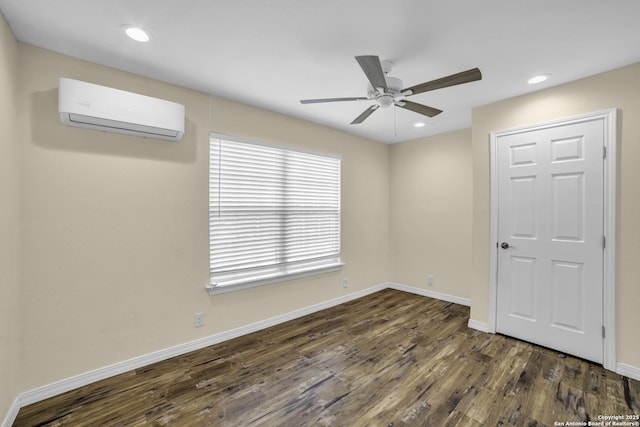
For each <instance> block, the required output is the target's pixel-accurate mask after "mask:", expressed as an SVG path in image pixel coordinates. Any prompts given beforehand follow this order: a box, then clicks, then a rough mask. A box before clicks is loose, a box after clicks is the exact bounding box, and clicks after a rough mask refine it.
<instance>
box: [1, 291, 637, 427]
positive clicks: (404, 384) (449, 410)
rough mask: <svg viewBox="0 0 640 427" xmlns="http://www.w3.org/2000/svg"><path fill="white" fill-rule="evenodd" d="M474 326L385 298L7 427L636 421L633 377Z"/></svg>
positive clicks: (120, 381) (33, 412) (411, 299)
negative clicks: (613, 418)
mask: <svg viewBox="0 0 640 427" xmlns="http://www.w3.org/2000/svg"><path fill="white" fill-rule="evenodd" d="M468 318H469V310H468V308H467V307H463V306H459V305H456V304H451V303H447V302H443V301H438V300H433V299H430V298H425V297H420V296H416V295H412V294H407V293H404V292H400V291H395V290H385V291H381V292H378V293H375V294H373V295H370V296H367V297H364V298H361V299H359V300H356V301H352V302H349V303H346V304H342V305H340V306H338V307H334V308H330V309H327V310H324V311H322V312H318V313H315V314H312V315H309V316H305V317H303V318H300V319H297V320H293V321H290V322H287V323H284V324H281V325H278V326H275V327H272V328H269V329H266V330H263V331H260V332H256V333H253V334H250V335H246V336H243V337H240V338H237V339H234V340H230V341H226V342H224V343H221V344H218V345H215V346H211V347H208V348H205V349H203V350H199V351H195V352H193V353H189V354H187V355H184V356H180V357H175V358H173V359H170V360H167V361H164V362H160V363H157V364H154V365H151V366H148V367H145V368H143V369H138V370H135V371H132V372H128V373H125V374H122V375H118V376H116V377H113V378H110V379H107V380H104V381H100V382H97V383H95V384H91V385H88V386H85V387H82V388H79V389H77V390H74V391H71V392H68V393H65V394H63V395H60V396H56V397H54V398H51V399H48V400H46V401H43V402H39V403H36V404H33V405H31V406H28V407H25V408H22V409H21V410H20V412H19V414H18V417H17V419H16V421H15V424H14V426H30V427H33V426H165V425H171V426H234V427H235V426H296V427H299V426H349V427H351V426H394V427H399V426H485V425H486V426H511V425H515V426H557V425H562V424H560V423H565V424H564V425H570V424H566V423H568V422H577V421H588V420H591V421H592V422H594V421H599V419H598V417H599V416H615V415H619V416H633V415H637V414H640V407H639V405H640V384H639V383H638V382H637V381H634V380H629V379H627V378H625V377H622V376H620V375H617V374H614V373H612V372H609V371H606V370H604V369H603V368H602V367H601V366H597V365H595V364H592V363H589V362H586V361H584V360H580V359H576V358H574V357H569V356H566V355H563V354H559V353H557V352H554V351H551V350H548V349H545V348H541V347H538V346H534V345H531V344H527V343H524V342H521V341H518V340H514V339H511V338H507V337H503V336H500V335H491V334H485V333H481V332H478V331H475V330H472V329H469V328H468V327H467V321H468ZM623 421H628V420H623ZM631 421H633V420H631ZM585 425H586V424H585Z"/></svg>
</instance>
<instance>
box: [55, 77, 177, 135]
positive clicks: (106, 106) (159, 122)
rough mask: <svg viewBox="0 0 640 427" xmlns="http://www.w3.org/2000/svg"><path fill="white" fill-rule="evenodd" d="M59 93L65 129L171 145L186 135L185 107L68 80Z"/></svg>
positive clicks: (63, 80)
mask: <svg viewBox="0 0 640 427" xmlns="http://www.w3.org/2000/svg"><path fill="white" fill-rule="evenodd" d="M58 91H59V93H58V112H59V113H60V120H62V123H64V124H65V125H69V126H78V127H82V128H88V129H96V130H101V131H105V132H116V133H124V134H128V135H137V136H143V137H146V138H159V139H167V140H170V141H179V140H180V139H181V138H182V135H183V134H184V105H182V104H178V103H175V102H171V101H166V100H164V99H158V98H152V97H150V96H145V95H139V94H137V93H132V92H127V91H124V90H119V89H113V88H110V87H105V86H100V85H96V84H93V83H87V82H83V81H80V80H73V79H67V78H61V79H60V82H59V86H58Z"/></svg>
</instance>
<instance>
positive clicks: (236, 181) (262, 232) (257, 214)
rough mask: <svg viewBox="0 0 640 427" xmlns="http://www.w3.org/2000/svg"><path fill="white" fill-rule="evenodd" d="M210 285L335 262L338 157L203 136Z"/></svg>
mask: <svg viewBox="0 0 640 427" xmlns="http://www.w3.org/2000/svg"><path fill="white" fill-rule="evenodd" d="M209 242H210V243H209V247H210V276H211V285H212V286H214V287H225V286H233V285H238V284H243V283H247V282H256V281H265V282H270V281H274V280H270V279H274V278H282V277H286V276H295V275H299V274H302V273H308V272H311V271H317V270H321V271H322V270H325V269H328V268H331V267H336V266H339V265H340V159H339V158H336V157H330V156H324V155H318V154H310V153H306V152H301V151H295V150H289V149H284V148H281V147H275V146H268V145H262V144H257V143H251V142H244V141H239V140H236V139H231V138H228V137H224V138H223V137H220V136H216V135H212V136H211V141H210V170H209Z"/></svg>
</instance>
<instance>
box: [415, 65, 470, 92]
mask: <svg viewBox="0 0 640 427" xmlns="http://www.w3.org/2000/svg"><path fill="white" fill-rule="evenodd" d="M480 79H482V73H481V72H480V70H479V69H478V68H472V69H470V70H467V71H462V72H460V73H456V74H451V75H450V76H446V77H442V78H439V79H436V80H432V81H430V82H426V83H422V84H419V85H415V86H411V87H409V88H407V89H403V90H402V94H403V95H405V96H409V95H415V94H417V93H422V92H427V91H430V90H436V89H442V88H443V87H449V86H455V85H460V84H463V83H469V82H473V81H476V80H480ZM408 92H411V93H408Z"/></svg>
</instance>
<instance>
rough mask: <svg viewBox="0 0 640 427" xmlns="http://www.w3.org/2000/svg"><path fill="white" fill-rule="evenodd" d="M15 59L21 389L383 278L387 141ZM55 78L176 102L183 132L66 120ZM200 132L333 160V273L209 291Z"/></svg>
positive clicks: (84, 66) (47, 60) (23, 54)
mask: <svg viewBox="0 0 640 427" xmlns="http://www.w3.org/2000/svg"><path fill="white" fill-rule="evenodd" d="M19 66H20V70H21V74H22V81H21V84H20V88H19V97H20V99H22V100H24V102H23V103H22V105H21V106H20V110H19V115H20V117H21V118H22V121H21V123H20V125H21V130H22V134H23V136H24V137H23V139H22V141H21V144H22V146H23V153H24V158H23V163H22V179H23V183H24V185H23V190H22V191H23V192H22V199H23V212H22V219H23V221H22V233H23V236H22V237H23V254H24V256H23V264H22V271H23V280H22V281H23V284H22V286H23V288H24V301H23V304H22V314H23V316H24V317H23V323H24V328H23V331H22V336H23V350H24V351H23V357H22V366H23V375H22V381H21V391H25V390H29V389H32V388H35V387H38V386H42V385H45V384H48V383H51V382H53V381H56V380H61V379H65V378H69V377H71V376H73V375H77V374H81V373H84V372H87V371H89V370H92V369H96V368H101V367H104V366H108V365H109V364H112V363H116V362H121V361H124V360H127V359H129V358H132V357H136V356H141V355H143V354H146V353H150V352H153V351H157V350H160V349H165V348H167V347H170V346H174V345H178V344H182V343H185V342H189V341H191V340H195V339H198V338H202V337H205V336H209V335H212V334H215V333H218V332H222V331H226V330H229V329H232V328H236V327H239V326H243V325H246V324H249V323H252V322H256V321H260V320H264V319H267V318H271V317H273V316H276V315H280V314H284V313H288V312H291V311H294V310H296V309H300V308H304V307H307V306H310V305H313V304H316V303H319V302H322V301H326V300H329V299H332V298H336V297H339V296H342V295H345V294H348V293H352V292H355V291H357V290H360V289H365V288H369V287H371V286H374V285H378V284H380V283H383V282H384V281H385V280H387V278H388V247H389V230H388V224H389V207H388V206H389V184H388V183H389V176H388V146H386V145H384V144H380V143H376V142H371V141H368V140H364V139H361V138H357V137H354V136H350V135H347V134H344V133H341V132H338V131H333V130H329V129H327V128H324V127H322V126H318V125H315V124H311V123H308V122H304V121H300V120H296V119H292V118H288V117H284V116H282V115H279V114H275V113H271V112H268V111H265V110H261V109H258V108H252V107H248V106H246V105H242V104H238V103H234V102H230V101H225V100H222V99H219V98H215V97H214V98H211V97H209V96H208V95H206V94H202V93H198V92H195V91H191V90H187V89H184V88H181V87H176V86H172V85H169V84H165V83H161V82H158V81H155V80H151V79H147V78H143V77H140V76H136V75H132V74H128V73H124V72H121V71H117V70H114V69H110V68H106V67H102V66H99V65H96V64H92V63H89V62H84V61H79V60H76V59H72V58H69V57H66V56H62V55H59V54H56V53H52V52H50V51H46V50H42V49H39V48H35V47H33V46H28V45H20V64H19ZM62 76H64V77H71V78H76V79H80V80H86V81H90V82H94V83H98V84H102V85H106V86H111V87H116V88H119V89H124V90H130V91H134V92H138V93H143V94H146V95H150V96H154V97H159V98H164V99H169V100H172V101H176V102H179V103H182V104H184V105H185V106H186V116H187V128H186V133H185V136H184V138H183V140H182V141H180V142H168V141H161V140H147V139H142V138H138V137H132V136H122V135H117V134H112V133H102V132H97V131H93V130H86V129H79V128H72V127H67V126H63V125H62V124H61V123H60V121H59V118H58V114H57V98H58V94H57V86H58V78H59V77H62ZM210 111H212V113H211V117H209V112H210ZM209 130H212V131H215V132H221V133H228V134H232V135H237V136H243V137H252V138H258V139H260V140H264V141H269V142H275V143H279V144H285V145H290V146H299V147H305V148H312V149H314V150H319V151H324V152H329V153H337V154H341V155H342V158H343V162H342V172H343V181H342V200H343V205H342V229H343V237H342V248H343V252H344V261H345V262H346V265H345V267H344V269H343V270H342V271H341V272H336V273H328V274H323V275H318V276H314V277H312V278H308V279H302V280H296V281H289V282H283V283H279V284H274V285H270V286H264V287H261V288H256V289H251V290H245V291H239V292H232V293H227V294H222V295H217V296H213V297H210V296H208V295H207V293H206V291H205V289H204V286H205V284H206V283H207V282H208V236H207V233H208V218H207V185H208V179H207V173H208V131H209ZM343 277H348V278H349V279H350V283H351V286H350V288H349V289H343V288H342V278H343ZM199 311H202V312H204V318H205V326H204V327H203V328H198V329H195V328H194V327H193V313H195V312H199Z"/></svg>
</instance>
